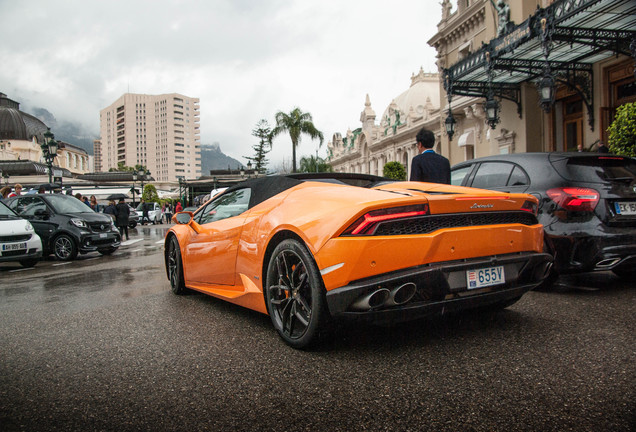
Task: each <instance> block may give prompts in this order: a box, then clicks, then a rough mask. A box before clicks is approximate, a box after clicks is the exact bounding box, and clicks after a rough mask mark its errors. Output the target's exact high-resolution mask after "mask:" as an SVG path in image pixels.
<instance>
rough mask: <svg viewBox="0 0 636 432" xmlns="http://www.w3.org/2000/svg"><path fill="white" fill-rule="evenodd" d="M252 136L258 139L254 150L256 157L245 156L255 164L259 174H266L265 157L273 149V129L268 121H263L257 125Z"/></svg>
mask: <svg viewBox="0 0 636 432" xmlns="http://www.w3.org/2000/svg"><path fill="white" fill-rule="evenodd" d="M252 135H253V136H255V137H256V138H258V144H255V145H254V146H253V147H252V149H253V150H254V152H255V155H254V156H252V157H249V156H245V159H247V160H250V161H252V162H254V169H255V170H256V172H258V173H261V174H262V173H264V172H265V167H266V166H267V162H268V160H267V158H266V157H265V155H266V154H267V153H269V151H270V150H271V149H272V139H273V136H272V129H271V128H270V127H269V123H267V120H265V119H261V120H259V122H258V123H256V127H255V128H254V129H253V130H252Z"/></svg>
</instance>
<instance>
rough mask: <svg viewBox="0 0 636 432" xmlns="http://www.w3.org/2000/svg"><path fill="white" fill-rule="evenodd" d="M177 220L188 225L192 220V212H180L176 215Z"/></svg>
mask: <svg viewBox="0 0 636 432" xmlns="http://www.w3.org/2000/svg"><path fill="white" fill-rule="evenodd" d="M175 219H176V222H177V223H178V224H181V225H187V224H189V223H190V221H191V220H192V212H180V213H177V214H176V215H175Z"/></svg>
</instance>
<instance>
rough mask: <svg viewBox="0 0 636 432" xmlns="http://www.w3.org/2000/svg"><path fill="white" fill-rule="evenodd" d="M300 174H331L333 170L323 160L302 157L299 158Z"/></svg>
mask: <svg viewBox="0 0 636 432" xmlns="http://www.w3.org/2000/svg"><path fill="white" fill-rule="evenodd" d="M300 172H306V173H312V172H333V168H332V167H331V165H329V164H328V163H327V162H326V161H325V160H324V159H323V158H317V157H316V156H309V157H306V156H303V157H301V158H300Z"/></svg>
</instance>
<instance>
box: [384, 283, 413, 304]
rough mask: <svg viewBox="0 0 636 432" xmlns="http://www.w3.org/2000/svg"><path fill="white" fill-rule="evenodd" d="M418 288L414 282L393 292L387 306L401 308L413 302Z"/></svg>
mask: <svg viewBox="0 0 636 432" xmlns="http://www.w3.org/2000/svg"><path fill="white" fill-rule="evenodd" d="M416 291H417V286H416V285H415V284H414V283H413V282H407V283H405V284H403V285H400V286H399V287H397V288H394V289H393V290H391V295H390V296H389V298H388V299H387V300H386V302H385V304H384V305H385V306H400V305H403V304H405V303H408V302H409V301H411V299H412V298H413V296H414V295H415V292H416Z"/></svg>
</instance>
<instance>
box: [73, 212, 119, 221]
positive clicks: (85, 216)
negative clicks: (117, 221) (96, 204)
mask: <svg viewBox="0 0 636 432" xmlns="http://www.w3.org/2000/svg"><path fill="white" fill-rule="evenodd" d="M62 216H68V217H71V218H78V219H82V220H85V221H86V222H106V223H110V221H111V220H112V219H111V218H110V216H108V215H105V214H103V213H95V212H84V213H64V214H63V215H62Z"/></svg>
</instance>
